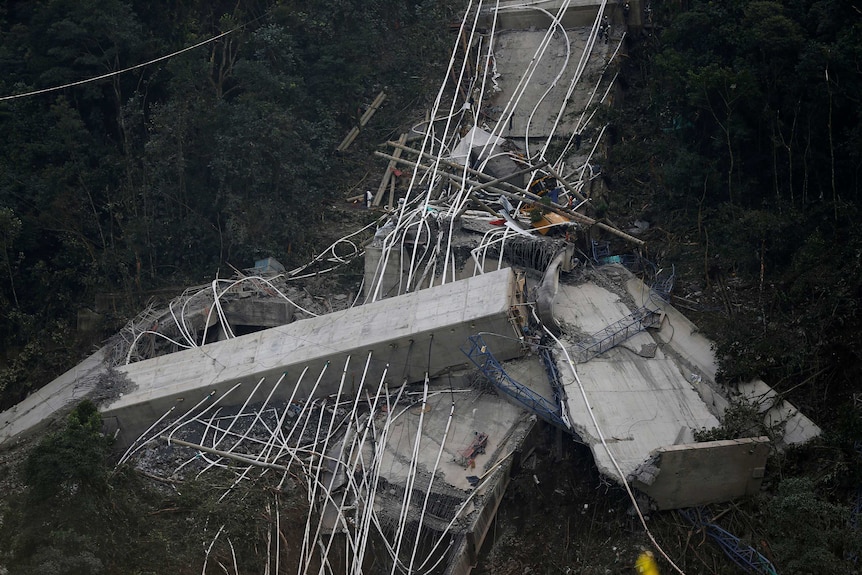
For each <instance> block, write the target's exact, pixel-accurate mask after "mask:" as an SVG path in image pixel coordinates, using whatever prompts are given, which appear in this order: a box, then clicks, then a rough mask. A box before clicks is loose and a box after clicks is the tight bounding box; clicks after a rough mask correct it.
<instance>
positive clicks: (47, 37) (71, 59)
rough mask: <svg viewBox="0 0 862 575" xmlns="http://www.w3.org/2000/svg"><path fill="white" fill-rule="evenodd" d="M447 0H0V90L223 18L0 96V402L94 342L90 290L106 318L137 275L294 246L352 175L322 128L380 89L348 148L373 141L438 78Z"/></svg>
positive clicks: (197, 267)
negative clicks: (383, 94) (88, 324)
mask: <svg viewBox="0 0 862 575" xmlns="http://www.w3.org/2000/svg"><path fill="white" fill-rule="evenodd" d="M446 4H447V3H446V2H438V1H434V0H428V1H424V2H419V1H413V0H403V1H400V0H399V1H395V2H390V1H387V2H382V1H379V2H378V1H358V0H344V1H336V2H332V1H327V2H322V1H318V0H308V1H296V2H292V1H291V2H274V1H271V0H270V1H265V0H263V1H256V0H250V1H245V0H243V1H240V2H194V1H193V2H137V1H131V0H128V1H127V0H108V1H105V2H94V1H83V2H81V1H78V0H74V1H72V0H50V1H48V0H46V1H37V2H31V1H26V2H23V1H22V2H14V1H13V2H4V3H2V4H0V34H2V36H0V69H1V70H2V71H3V73H2V75H0V95H3V96H6V95H15V94H21V93H26V92H31V91H35V90H40V89H44V88H49V87H53V86H58V85H63V84H68V83H73V82H77V81H80V80H83V79H87V78H93V77H97V76H100V75H104V74H109V73H110V72H113V71H117V70H122V69H124V68H128V67H131V66H135V65H138V64H140V63H143V62H148V61H150V60H154V59H157V58H159V57H161V56H164V55H166V54H171V53H173V52H176V51H179V50H182V49H184V48H186V47H189V46H193V45H195V44H198V43H200V42H203V41H206V40H209V39H211V38H214V37H216V36H219V35H221V34H225V35H224V36H221V37H220V38H218V39H217V40H215V41H212V42H208V43H206V44H204V45H202V46H200V47H198V48H196V49H193V50H189V51H186V52H183V53H182V54H179V55H177V56H175V57H172V58H170V59H166V60H162V61H159V62H157V63H155V64H152V65H149V66H143V67H140V68H137V69H134V70H132V71H130V72H127V73H124V74H121V75H113V76H110V77H109V78H107V79H105V80H104V81H101V82H97V83H88V84H85V85H81V86H75V87H70V88H65V89H62V90H58V91H51V92H48V93H44V94H38V95H34V96H30V97H26V98H19V99H4V100H2V101H0V127H2V131H3V137H2V138H0V248H2V249H0V258H2V260H0V316H2V318H3V321H2V323H0V346H2V349H3V350H4V351H5V353H4V354H3V357H0V409H5V408H7V407H9V406H11V405H14V403H16V402H17V401H19V400H20V399H21V398H22V397H23V396H24V395H26V394H27V393H28V392H31V391H32V390H33V389H34V388H35V387H37V386H39V385H40V384H44V383H46V382H47V381H50V379H51V378H53V377H54V376H55V375H56V374H57V373H58V372H59V371H61V370H63V369H64V368H68V367H69V366H70V364H73V363H74V362H75V361H77V359H79V358H80V354H81V352H82V351H86V349H87V347H86V346H87V345H92V344H93V343H94V342H93V341H85V340H81V338H80V337H78V334H77V332H76V317H77V312H78V310H80V309H93V308H94V307H95V305H96V301H97V299H100V301H102V300H107V301H109V302H110V305H103V306H101V308H100V309H99V310H98V311H99V312H100V313H102V314H103V316H105V320H106V321H105V327H106V328H107V329H110V327H116V321H121V322H122V320H123V318H124V317H125V316H129V315H134V314H135V313H137V310H139V309H140V308H141V307H142V301H145V299H146V297H147V294H148V293H149V292H151V291H152V290H156V289H159V288H165V287H168V288H170V287H172V286H185V285H194V284H198V283H201V281H204V280H211V279H212V278H213V276H214V274H215V273H217V270H219V269H221V270H226V271H223V275H231V273H232V271H231V270H230V268H229V267H228V265H233V266H235V267H237V268H245V267H250V266H251V265H252V264H253V262H254V260H255V258H259V257H266V256H270V255H274V256H276V257H277V258H278V259H279V260H280V261H281V262H282V263H284V264H286V265H288V264H291V263H294V262H300V263H304V262H305V261H307V260H308V257H309V254H310V253H311V250H312V249H313V244H314V240H315V233H314V226H313V225H309V224H310V223H313V222H315V221H318V220H319V215H320V214H321V213H322V212H323V209H324V207H325V206H326V205H327V203H328V202H330V201H331V200H332V199H333V198H334V197H336V195H337V196H338V197H339V200H341V199H343V198H344V197H345V196H346V195H347V194H345V193H344V192H345V188H346V186H348V185H350V184H347V183H346V182H348V181H349V179H350V178H352V177H353V173H352V168H353V167H354V164H355V162H353V163H351V161H352V160H351V157H347V158H344V157H336V152H335V148H336V146H337V145H338V142H339V140H340V139H341V138H343V137H344V135H345V134H346V133H347V131H348V130H349V129H350V128H351V127H352V126H353V125H355V124H356V122H357V119H358V117H359V115H361V113H362V112H363V111H364V108H365V107H367V106H368V104H369V103H370V102H371V101H372V100H373V99H374V97H375V96H376V95H377V94H378V92H380V91H381V90H382V89H383V88H387V91H388V93H389V99H388V103H387V106H386V107H385V108H384V110H382V111H381V116H382V117H381V119H380V120H379V121H378V122H375V123H374V124H372V125H371V126H369V129H368V132H369V133H371V134H372V136H370V137H367V138H361V139H360V142H358V143H357V146H356V147H359V146H361V144H363V143H366V144H367V143H373V145H376V144H377V143H379V142H380V141H382V140H385V139H386V138H387V137H388V136H389V134H388V133H386V132H383V133H379V130H385V129H392V128H393V126H394V125H395V123H394V122H393V121H392V120H391V118H392V117H395V116H396V115H397V114H399V113H403V111H404V109H405V108H408V107H410V106H416V105H417V104H419V103H420V102H419V98H420V97H421V95H422V94H424V93H425V92H426V91H427V90H426V89H425V88H426V87H427V86H428V85H434V84H436V82H438V81H439V80H438V79H437V78H436V76H437V75H438V74H439V72H438V70H437V68H436V67H435V66H439V65H440V61H441V60H442V59H443V58H446V56H447V54H448V51H449V50H450V47H451V42H452V37H451V35H450V34H449V32H448V30H447V24H448V22H449V21H450V19H451V17H452V15H453V13H452V12H450V11H449V9H448V8H447V6H446ZM459 8H460V7H459ZM420 53H424V54H427V55H428V56H429V57H428V59H427V60H417V59H416V54H420ZM434 54H439V57H433V55H434ZM443 62H445V60H443ZM429 71H430V72H429ZM429 83H430V84H429ZM386 114H390V117H389V118H386V117H385V116H386ZM375 130H378V133H375ZM368 155H369V154H368V151H367V149H366V150H365V152H364V153H363V154H354V156H355V157H362V159H363V160H365V161H367V157H368ZM352 183H353V184H355V183H356V182H355V181H354V182H352ZM181 289H182V288H181V287H180V288H176V287H174V290H175V291H176V292H178V291H181ZM102 308H104V309H102ZM112 320H113V322H112ZM106 333H107V332H106Z"/></svg>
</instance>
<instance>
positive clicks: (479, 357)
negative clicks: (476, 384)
mask: <svg viewBox="0 0 862 575" xmlns="http://www.w3.org/2000/svg"><path fill="white" fill-rule="evenodd" d="M468 340H469V342H470V346H469V348H468V349H464V348H461V351H462V352H463V353H464V355H466V356H467V358H468V359H469V360H470V361H472V362H473V363H474V364H475V365H476V367H478V368H479V371H481V372H482V374H483V375H484V376H485V377H487V378H488V380H489V381H490V382H491V383H493V384H494V387H496V388H497V389H498V390H499V391H501V392H503V393H504V394H506V395H508V396H509V397H511V398H512V399H514V400H515V401H517V402H518V403H520V404H521V405H523V406H524V407H525V408H526V409H527V411H530V412H531V413H535V414H536V415H537V416H539V417H541V418H542V419H544V420H545V421H547V422H548V423H551V424H553V425H556V426H558V427H561V428H563V429H566V430H568V429H569V426H568V425H566V422H565V421H564V420H563V417H562V411H561V408H560V405H559V403H556V404H555V401H553V400H550V399H547V398H545V397H543V396H541V395H539V394H538V393H536V392H535V391H533V390H532V389H530V388H529V387H527V386H526V385H524V384H522V383H519V382H517V381H515V380H514V379H512V378H511V377H509V375H508V374H507V373H506V370H504V369H503V366H502V365H500V362H499V361H497V359H496V358H495V357H494V356H493V355H492V354H491V352H490V351H489V349H488V346H487V345H486V344H485V341H484V340H483V339H482V336H481V335H471V336H470V337H469V338H468ZM546 369H547V365H546ZM555 369H556V368H555ZM552 386H553V384H552ZM554 395H555V396H556V395H557V390H556V389H555V393H554Z"/></svg>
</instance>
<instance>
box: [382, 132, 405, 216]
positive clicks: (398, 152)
mask: <svg viewBox="0 0 862 575" xmlns="http://www.w3.org/2000/svg"><path fill="white" fill-rule="evenodd" d="M406 141H407V134H406V133H405V134H401V137H399V138H398V143H399V145H401V146H403V145H404V142H406ZM401 152H402V150H401V148H396V150H395V153H394V154H392V155H393V156H394V157H395V158H400V157H401ZM396 162H397V160H389V165H388V166H386V173H384V174H383V179H382V180H381V181H380V186H378V188H377V194H375V196H374V205H375V206H379V205H380V202H381V201H383V193H384V192H385V191H386V186H387V185H388V184H389V179H390V178H391V177H392V170H394V169H395V164H396Z"/></svg>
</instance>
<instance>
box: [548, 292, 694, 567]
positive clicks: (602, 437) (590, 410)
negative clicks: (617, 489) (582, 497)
mask: <svg viewBox="0 0 862 575" xmlns="http://www.w3.org/2000/svg"><path fill="white" fill-rule="evenodd" d="M533 317H536V312H535V309H534V310H533ZM542 329H544V330H545V333H547V334H548V335H549V336H551V337H552V338H553V340H554V341H555V342H556V343H557V345H558V346H559V347H560V349H561V350H562V351H563V354H565V356H566V362H567V363H568V364H569V368H570V369H571V370H572V375H574V376H575V381H576V382H577V383H578V389H579V390H580V392H581V397H582V398H583V400H584V405H585V406H586V408H587V413H589V414H590V419H592V421H593V426H594V427H595V428H596V433H598V436H599V439H600V440H601V442H602V446H603V447H604V448H605V452H606V453H607V454H608V457H609V458H610V460H611V462H612V463H613V464H614V469H616V471H617V474H619V476H620V481H622V483H623V487H625V490H626V493H627V494H628V496H629V499H631V502H632V505H633V506H634V509H635V513H637V516H638V519H640V522H641V525H643V528H644V531H646V534H647V537H649V540H650V541H651V542H652V544H653V546H654V547H655V548H656V550H657V551H658V552H659V553H661V555H662V557H664V558H665V559H666V560H667V562H668V563H670V565H671V567H673V568H674V570H676V571H677V572H678V573H680V575H685V573H684V572H683V571H682V569H680V568H679V567H677V565H676V563H674V562H673V560H672V559H671V558H670V557H668V555H667V553H665V551H664V549H662V547H661V545H659V544H658V541H656V539H655V537H654V536H653V534H652V532H651V531H650V529H649V527H648V526H647V524H646V519H645V518H644V516H643V513H641V510H640V506H639V505H638V502H637V499H636V498H635V494H634V493H633V492H632V488H631V486H630V485H629V482H628V479H627V478H626V476H625V473H623V470H622V468H621V467H620V465H619V463H617V459H616V457H614V454H613V453H612V452H611V448H610V447H608V442H607V440H606V439H605V434H604V433H603V432H602V428H601V426H599V422H598V420H596V415H595V413H594V412H593V407H592V406H591V405H590V400H589V399H588V398H587V392H586V389H584V384H583V383H581V378H580V377H578V371H577V370H576V369H575V364H574V362H573V361H572V358H571V357H570V356H569V351H568V350H567V349H566V346H565V345H563V342H562V341H560V340H559V338H557V336H555V335H554V334H553V332H552V331H551V330H549V329H548V328H547V327H546V326H545V325H542Z"/></svg>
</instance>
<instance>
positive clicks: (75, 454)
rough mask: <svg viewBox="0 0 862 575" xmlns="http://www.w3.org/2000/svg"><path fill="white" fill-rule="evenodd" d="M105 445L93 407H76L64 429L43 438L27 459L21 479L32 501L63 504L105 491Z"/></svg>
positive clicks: (82, 404)
mask: <svg viewBox="0 0 862 575" xmlns="http://www.w3.org/2000/svg"><path fill="white" fill-rule="evenodd" d="M108 445H109V441H108V439H107V438H106V437H105V436H104V435H102V417H101V415H100V414H99V411H98V409H97V408H96V406H95V405H94V404H93V403H92V402H90V401H83V402H81V403H80V404H78V406H77V407H76V408H75V409H73V410H72V413H71V414H69V417H68V419H67V423H66V427H65V428H64V429H63V430H61V431H59V432H56V433H53V434H51V435H49V436H47V437H46V438H45V439H43V440H42V441H41V442H40V443H39V445H38V446H36V448H35V449H34V450H33V451H32V452H31V453H30V455H29V457H28V458H27V464H26V466H25V469H24V478H25V481H26V483H27V486H28V487H29V490H30V491H29V493H30V496H31V498H32V499H33V501H34V502H37V503H39V502H43V501H46V500H48V499H53V498H58V497H60V498H61V500H60V501H56V502H55V503H56V504H61V505H66V504H70V503H73V502H74V501H75V500H76V498H77V497H89V496H92V495H93V494H95V493H99V492H101V491H103V490H104V489H106V488H107V462H106V461H105V458H106V457H107V454H108Z"/></svg>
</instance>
